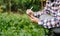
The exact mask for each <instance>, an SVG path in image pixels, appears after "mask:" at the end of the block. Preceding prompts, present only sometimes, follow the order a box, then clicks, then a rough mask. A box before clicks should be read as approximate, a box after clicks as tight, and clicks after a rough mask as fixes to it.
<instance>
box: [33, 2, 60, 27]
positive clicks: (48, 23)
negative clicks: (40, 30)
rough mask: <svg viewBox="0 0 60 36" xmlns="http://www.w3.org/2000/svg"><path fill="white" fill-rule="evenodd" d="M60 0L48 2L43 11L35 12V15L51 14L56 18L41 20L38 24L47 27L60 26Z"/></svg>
mask: <svg viewBox="0 0 60 36" xmlns="http://www.w3.org/2000/svg"><path fill="white" fill-rule="evenodd" d="M59 7H60V1H55V2H52V3H51V2H49V1H48V2H47V3H46V7H45V9H44V10H43V11H42V12H35V14H34V15H35V16H38V15H40V16H41V15H43V14H50V15H51V16H53V17H54V18H51V19H50V20H47V19H46V20H39V22H38V24H39V25H42V26H44V27H45V28H54V27H60V8H59Z"/></svg>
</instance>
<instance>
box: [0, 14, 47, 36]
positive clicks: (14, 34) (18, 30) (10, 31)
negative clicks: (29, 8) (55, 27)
mask: <svg viewBox="0 0 60 36" xmlns="http://www.w3.org/2000/svg"><path fill="white" fill-rule="evenodd" d="M44 30H46V29H44V28H42V27H40V26H38V25H37V24H36V23H32V22H31V21H30V19H29V18H28V16H27V15H26V14H24V15H22V16H21V15H20V14H13V13H10V14H8V13H1V14H0V36H45V31H44ZM46 32H48V30H46Z"/></svg>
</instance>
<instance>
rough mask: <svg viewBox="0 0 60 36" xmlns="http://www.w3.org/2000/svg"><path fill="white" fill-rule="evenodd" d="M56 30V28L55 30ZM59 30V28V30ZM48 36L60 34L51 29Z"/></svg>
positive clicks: (59, 35)
mask: <svg viewBox="0 0 60 36" xmlns="http://www.w3.org/2000/svg"><path fill="white" fill-rule="evenodd" d="M54 29H55V28H54ZM58 29H59V28H58ZM56 31H57V30H56ZM48 36H60V33H56V32H54V31H53V29H49V34H48Z"/></svg>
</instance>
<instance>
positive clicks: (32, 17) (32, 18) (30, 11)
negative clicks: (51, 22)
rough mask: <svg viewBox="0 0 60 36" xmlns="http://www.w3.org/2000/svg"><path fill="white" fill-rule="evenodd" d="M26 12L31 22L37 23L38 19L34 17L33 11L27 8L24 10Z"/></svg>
mask: <svg viewBox="0 0 60 36" xmlns="http://www.w3.org/2000/svg"><path fill="white" fill-rule="evenodd" d="M26 13H27V14H28V16H29V18H30V19H31V21H32V22H35V23H38V21H39V19H38V18H36V17H34V13H33V11H32V10H31V9H28V10H27V11H26Z"/></svg>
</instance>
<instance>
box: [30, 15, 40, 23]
mask: <svg viewBox="0 0 60 36" xmlns="http://www.w3.org/2000/svg"><path fill="white" fill-rule="evenodd" d="M29 18H30V19H31V21H32V22H34V23H38V21H39V19H38V18H36V17H34V16H32V15H31V16H29Z"/></svg>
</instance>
